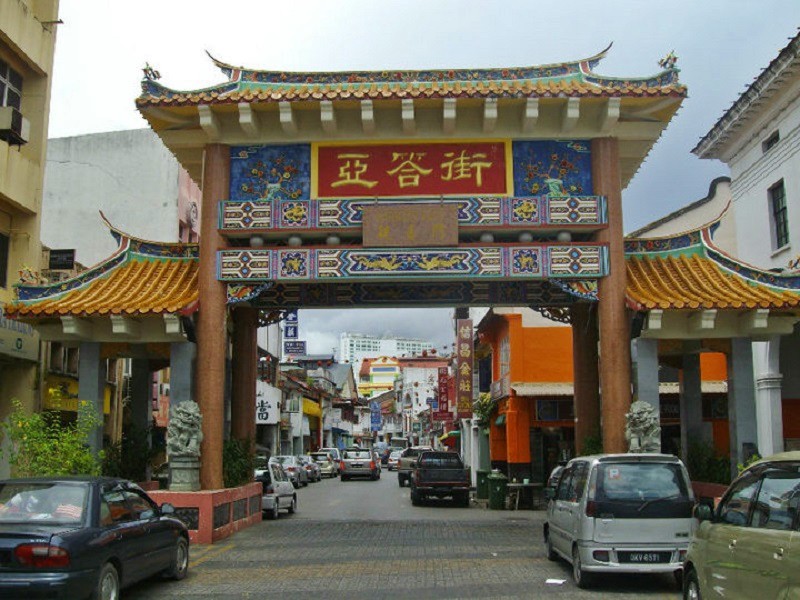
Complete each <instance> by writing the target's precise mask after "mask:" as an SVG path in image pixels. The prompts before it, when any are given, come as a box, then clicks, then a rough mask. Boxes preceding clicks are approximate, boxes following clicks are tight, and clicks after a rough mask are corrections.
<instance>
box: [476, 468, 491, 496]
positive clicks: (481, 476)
mask: <svg viewBox="0 0 800 600" xmlns="http://www.w3.org/2000/svg"><path fill="white" fill-rule="evenodd" d="M476 473H477V475H478V488H477V491H476V493H475V497H476V498H477V499H478V500H488V499H489V473H491V471H487V470H485V469H478V470H477V471H476Z"/></svg>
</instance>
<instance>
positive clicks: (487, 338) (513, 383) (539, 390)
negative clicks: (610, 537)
mask: <svg viewBox="0 0 800 600" xmlns="http://www.w3.org/2000/svg"><path fill="white" fill-rule="evenodd" d="M478 336H479V343H480V348H479V350H480V351H481V353H482V354H483V355H484V356H490V358H487V359H485V360H490V361H491V392H490V393H491V396H492V399H493V400H494V401H495V402H496V409H495V412H494V413H493V414H492V416H491V419H490V423H489V448H490V456H491V461H492V467H493V468H500V469H501V470H503V471H505V472H506V473H507V474H508V476H509V477H510V478H517V479H520V480H521V479H523V478H527V477H530V478H531V479H532V481H542V480H543V479H544V477H546V476H547V474H548V473H549V472H550V470H551V469H552V467H553V466H554V465H555V464H556V463H557V461H558V460H560V459H565V458H569V457H572V456H574V455H575V451H576V449H575V411H574V386H573V352H572V344H573V336H572V328H571V327H570V326H569V325H565V324H562V323H559V322H557V321H553V320H551V319H548V318H546V317H544V316H542V315H541V314H539V313H538V312H536V311H534V310H532V309H529V308H494V309H492V310H490V311H489V312H488V313H487V314H486V316H485V317H484V318H483V319H482V320H481V322H480V323H479V325H478ZM662 370H663V371H664V372H663V374H662V379H664V380H665V381H663V383H661V384H660V386H659V387H660V396H661V425H662V438H663V447H664V450H665V451H674V452H677V447H676V444H679V440H680V423H679V409H678V382H677V373H672V372H671V371H670V368H669V366H668V365H665V366H663V368H662ZM701 372H702V379H703V392H704V394H703V395H704V404H705V405H706V406H705V408H704V422H705V423H706V425H705V426H706V427H707V428H709V429H710V431H709V436H710V435H711V433H712V432H713V437H714V443H715V446H716V448H717V450H718V451H719V452H720V453H727V451H728V433H727V431H728V422H727V406H726V405H724V401H725V398H726V392H727V388H726V383H725V382H726V379H727V373H726V363H725V357H724V355H721V354H712V353H705V354H703V355H702V356H701ZM670 378H671V379H674V381H667V380H668V379H670ZM720 404H721V405H720ZM719 416H721V417H722V418H716V417H719ZM597 434H599V430H598V432H597ZM598 441H599V440H598Z"/></svg>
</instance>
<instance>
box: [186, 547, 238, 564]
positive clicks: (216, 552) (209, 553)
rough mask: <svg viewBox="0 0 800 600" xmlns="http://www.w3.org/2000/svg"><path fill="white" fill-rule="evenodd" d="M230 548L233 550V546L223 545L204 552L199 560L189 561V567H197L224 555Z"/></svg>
mask: <svg viewBox="0 0 800 600" xmlns="http://www.w3.org/2000/svg"><path fill="white" fill-rule="evenodd" d="M231 548H233V544H225V545H224V546H220V547H219V548H215V549H213V550H207V551H206V552H204V553H203V556H201V557H200V558H198V559H196V560H193V561H190V562H189V566H190V567H192V568H194V567H196V566H197V565H202V564H203V563H204V562H206V561H207V560H211V559H212V558H214V557H216V556H219V555H220V554H224V553H225V552H227V551H228V550H230V549H231Z"/></svg>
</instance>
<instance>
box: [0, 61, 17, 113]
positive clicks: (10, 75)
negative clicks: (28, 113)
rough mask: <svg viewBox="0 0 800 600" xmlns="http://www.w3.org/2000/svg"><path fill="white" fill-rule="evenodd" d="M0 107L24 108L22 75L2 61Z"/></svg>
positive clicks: (0, 68) (0, 67) (0, 69)
mask: <svg viewBox="0 0 800 600" xmlns="http://www.w3.org/2000/svg"><path fill="white" fill-rule="evenodd" d="M0 106H13V107H14V108H16V109H17V110H20V108H21V107H22V75H20V74H19V73H17V72H16V71H15V70H14V69H12V68H11V67H9V66H8V63H7V62H5V61H4V60H0Z"/></svg>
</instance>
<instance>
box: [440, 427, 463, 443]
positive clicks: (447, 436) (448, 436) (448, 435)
mask: <svg viewBox="0 0 800 600" xmlns="http://www.w3.org/2000/svg"><path fill="white" fill-rule="evenodd" d="M459 437H461V432H460V431H457V430H455V429H454V430H453V431H448V432H447V433H445V434H444V435H440V436H439V441H440V442H444V441H445V440H450V439H455V438H459Z"/></svg>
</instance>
